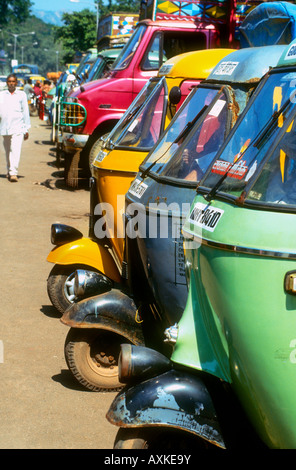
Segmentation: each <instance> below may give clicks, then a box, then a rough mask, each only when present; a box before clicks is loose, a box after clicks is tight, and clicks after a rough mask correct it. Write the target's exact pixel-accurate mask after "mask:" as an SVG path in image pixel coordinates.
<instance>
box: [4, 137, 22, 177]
mask: <svg viewBox="0 0 296 470" xmlns="http://www.w3.org/2000/svg"><path fill="white" fill-rule="evenodd" d="M23 140H24V134H13V135H4V136H3V145H4V150H5V155H6V165H7V174H9V175H10V176H12V175H17V174H18V167H19V162H20V158H21V150H22V144H23Z"/></svg>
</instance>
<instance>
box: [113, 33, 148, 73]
mask: <svg viewBox="0 0 296 470" xmlns="http://www.w3.org/2000/svg"><path fill="white" fill-rule="evenodd" d="M145 31H146V26H145V25H141V26H139V27H138V28H136V30H135V31H134V33H133V34H132V36H131V37H130V39H129V40H128V42H127V43H126V45H125V46H124V48H123V49H122V51H121V53H120V54H119V56H118V57H117V59H116V60H115V62H114V63H113V65H112V67H111V69H112V70H122V69H125V68H126V67H127V66H128V65H129V64H130V62H131V60H132V58H133V56H134V54H135V52H136V50H137V47H138V45H139V44H140V42H141V40H142V38H143V36H144V33H145Z"/></svg>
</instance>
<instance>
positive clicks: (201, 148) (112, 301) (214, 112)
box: [62, 46, 284, 389]
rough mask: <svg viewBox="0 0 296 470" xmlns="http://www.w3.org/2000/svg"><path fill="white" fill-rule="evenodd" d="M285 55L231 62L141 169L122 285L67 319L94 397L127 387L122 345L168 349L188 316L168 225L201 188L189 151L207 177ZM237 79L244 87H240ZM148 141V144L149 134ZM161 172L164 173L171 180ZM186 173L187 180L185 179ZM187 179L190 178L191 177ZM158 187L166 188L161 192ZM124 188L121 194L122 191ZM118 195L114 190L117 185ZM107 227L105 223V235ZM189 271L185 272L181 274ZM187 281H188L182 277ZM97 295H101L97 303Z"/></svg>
mask: <svg viewBox="0 0 296 470" xmlns="http://www.w3.org/2000/svg"><path fill="white" fill-rule="evenodd" d="M283 49H284V46H270V47H268V48H266V49H263V48H261V49H260V48H254V49H245V50H240V51H233V52H231V53H230V54H228V55H227V56H226V57H224V59H222V60H221V61H220V62H219V63H218V65H216V67H215V68H214V70H213V71H212V72H211V74H210V75H209V77H208V79H206V80H205V81H204V82H203V83H201V84H199V85H198V86H197V88H196V89H195V91H194V92H193V93H192V94H190V96H189V97H188V98H187V100H186V101H185V102H184V103H183V106H181V107H180V109H179V111H178V112H177V113H176V115H175V117H174V119H173V120H172V121H171V123H170V125H169V126H168V127H167V130H166V131H165V133H164V134H163V136H162V137H161V138H160V140H159V141H158V143H157V144H156V145H155V147H154V148H153V150H151V153H150V154H149V156H148V157H147V159H146V160H145V164H143V165H141V171H140V176H139V177H138V176H137V178H136V180H135V181H134V182H133V183H132V185H131V187H130V189H129V191H128V194H127V200H128V203H127V207H126V209H125V214H126V225H125V226H124V225H123V221H122V219H119V222H118V223H117V221H116V220H115V221H114V226H115V229H114V231H116V232H118V231H122V232H123V230H124V229H125V234H124V235H125V239H123V238H117V239H116V241H117V240H118V245H117V247H116V246H115V244H114V247H116V248H117V253H118V254H119V255H121V260H122V272H121V277H122V282H121V284H120V285H118V286H115V285H114V286H113V287H111V286H110V288H109V291H107V290H106V291H105V293H101V291H98V294H100V295H97V296H93V297H91V298H89V299H85V300H82V301H81V302H78V303H77V302H76V303H75V304H74V305H72V307H71V308H68V309H67V311H66V312H65V313H64V315H63V317H62V322H63V323H65V324H67V325H68V326H70V327H71V330H70V332H69V335H68V337H67V339H66V345H65V351H66V352H65V354H66V358H67V362H68V364H70V369H71V370H72V372H73V373H74V375H75V374H76V375H75V376H76V377H78V378H79V380H80V381H81V383H83V384H84V386H88V387H92V388H93V389H94V388H95V389H113V388H115V387H116V388H117V387H119V386H120V383H119V381H118V377H117V360H118V355H119V345H120V343H122V342H124V340H128V341H130V342H131V343H133V344H145V345H146V346H148V345H150V346H151V347H152V346H153V347H154V348H155V349H159V348H161V349H162V348H163V347H164V344H163V330H164V328H165V327H167V326H169V325H171V323H172V321H178V319H179V318H180V315H181V313H182V307H183V309H184V307H185V302H186V295H187V287H186V284H185V282H180V281H179V282H176V277H175V276H176V271H177V269H178V268H179V266H180V264H181V263H182V259H180V256H179V258H178V259H177V256H175V253H176V251H178V254H180V241H179V237H178V233H176V234H174V235H173V236H172V237H171V236H170V235H169V234H168V232H169V233H171V232H170V230H171V226H172V225H173V223H171V220H170V215H169V217H167V215H168V211H171V212H173V211H174V210H175V209H174V207H172V204H174V201H176V204H177V205H178V204H180V205H182V204H183V203H184V204H186V203H187V206H188V208H187V211H188V210H189V207H190V201H192V199H193V197H194V194H195V193H194V189H195V187H196V185H197V181H198V177H197V176H196V175H195V176H194V178H193V180H191V179H188V180H186V176H185V175H183V172H184V170H186V168H183V166H182V164H181V163H182V159H183V151H184V150H187V152H188V151H189V153H190V154H192V155H193V156H194V159H196V158H197V157H198V155H200V157H201V158H200V160H202V162H201V163H200V165H201V167H203V170H204V171H205V170H206V168H207V165H209V164H210V162H211V161H212V159H213V158H214V156H215V153H216V152H217V150H218V149H219V146H220V145H221V144H222V142H223V140H224V139H225V137H226V135H227V134H228V133H229V131H230V129H231V127H232V125H233V124H234V122H235V121H236V119H237V116H238V115H239V114H240V112H241V111H242V110H243V109H244V107H245V105H246V103H247V101H248V99H249V97H250V94H251V92H252V90H253V89H254V88H255V87H256V85H257V84H258V82H259V78H258V77H259V76H260V75H261V76H262V75H263V74H264V73H266V72H267V71H268V69H269V65H275V64H276V62H277V61H278V58H279V56H280V54H281V52H282V51H283ZM208 52H209V51H208ZM208 52H207V54H208ZM266 57H268V58H269V62H266V61H265V62H264V60H263V58H264V59H266ZM233 64H235V65H234V66H233ZM233 67H234V68H235V69H236V70H234V68H233ZM248 67H249V68H248ZM235 77H237V79H238V80H240V81H239V82H238V83H236V80H235ZM155 109H157V108H153V112H154V115H155ZM141 136H142V137H144V133H143V132H142V133H141ZM190 145H191V148H190ZM196 149H197V150H196ZM115 156H116V154H115V153H114V157H113V160H112V161H114V162H115V163H116V165H118V163H119V161H118V160H116V159H115ZM109 157H111V153H110V154H109V155H107V157H104V159H103V163H104V164H105V168H106V169H107V170H106V173H105V174H103V172H102V173H101V175H102V176H103V177H104V178H105V179H106V181H107V176H108V177H109V178H110V180H111V178H113V181H114V179H116V176H117V175H116V174H115V175H113V174H112V173H111V171H110V169H111V168H112V169H113V171H114V169H115V168H114V166H113V167H112V166H111V158H110V160H109ZM184 159H185V157H184ZM109 162H110V163H109ZM120 162H121V165H122V166H121V167H119V166H117V168H120V169H121V170H123V169H124V168H125V167H124V160H123V159H121V160H120ZM166 164H167V165H166ZM172 168H173V169H174V170H176V171H177V173H176V174H174V175H171V174H170V175H169V176H168V175H167V172H168V170H169V169H172ZM161 169H164V174H162V172H161ZM179 170H180V171H181V172H182V176H180V177H179V179H178V178H177V176H178V172H179ZM187 170H188V169H187ZM108 173H109V175H108ZM187 173H188V175H189V174H190V173H191V171H187ZM187 173H186V174H187ZM102 176H101V178H100V180H99V185H101V186H102V188H103V189H104V186H106V187H107V182H105V181H104V179H103V177H102ZM131 179H132V178H130V180H129V181H128V184H129V183H130V181H131ZM155 181H156V182H157V183H158V184H154V182H155ZM150 185H151V188H152V189H151V190H150ZM117 186H118V188H119V184H117ZM112 187H113V188H114V185H113V186H112ZM110 188H111V186H110ZM120 189H122V188H120ZM123 189H124V188H123ZM119 194H120V193H119ZM100 200H103V201H106V200H107V193H106V196H105V197H104V194H103V191H102V194H100ZM109 200H110V199H109ZM158 200H159V201H158ZM164 201H165V202H166V205H164V207H163V206H161V204H160V203H161V202H164ZM155 203H156V204H155ZM114 204H116V201H115V202H114ZM121 204H122V203H121ZM153 204H154V207H152V206H153ZM112 207H114V205H113V204H112ZM131 207H132V210H135V211H136V212H138V215H137V216H136V217H134V216H133V215H134V214H132V210H131ZM106 209H107V210H108V208H106ZM158 210H161V211H162V212H163V213H164V216H166V221H167V220H168V219H169V229H168V232H166V233H165V237H164V238H163V234H162V233H161V234H160V235H159V236H158V235H157V234H156V236H155V235H153V234H152V235H151V233H149V234H147V233H146V232H145V230H144V229H143V227H144V228H146V227H148V225H149V223H150V222H151V221H152V220H153V216H154V214H155V212H157V211H158ZM114 212H115V214H117V213H118V212H119V207H116V210H114ZM151 213H152V215H151ZM112 215H113V212H112V213H111V216H112ZM173 215H174V214H173ZM184 215H185V213H184V214H181V215H180V213H178V214H177V223H178V224H180V219H182V216H184ZM146 217H147V219H146ZM109 219H110V220H112V217H109V218H108V214H107V217H105V218H103V219H102V220H103V221H104V223H106V226H108V225H109V222H108V220H109ZM143 219H144V220H143ZM164 219H165V217H164ZM102 220H100V221H99V223H100V227H101V226H102ZM146 220H147V223H145V222H146ZM156 222H157V219H156ZM116 224H117V225H116ZM133 224H134V228H135V230H134V234H131V233H130V226H132V225H133ZM136 226H137V227H136ZM177 228H179V227H177ZM134 235H135V236H134ZM111 237H112V234H111ZM119 244H120V245H119ZM170 245H171V246H172V248H171V246H170ZM152 248H153V249H152ZM176 259H177V261H176V265H175V260H176ZM176 266H177V267H176ZM181 268H182V266H181V267H180V271H181ZM177 274H178V275H179V273H177ZM79 277H80V274H79V271H78V276H77V285H76V287H75V289H76V290H75V292H76V293H77V294H79V290H81V291H82V293H83V292H84V293H85V291H86V287H87V285H88V282H87V278H86V276H85V275H84V276H82V282H79ZM180 278H181V280H183V279H182V277H181V275H180V276H179V279H180ZM91 282H93V279H91ZM154 286H157V288H154ZM162 288H163V290H164V294H163V292H162ZM95 293H96V292H95V290H93V291H92V295H94V294H95ZM96 329H97V331H96ZM97 351H103V352H104V358H105V362H104V364H103V366H104V368H105V371H106V372H105V373H106V377H105V379H106V380H105V381H104V382H102V376H101V375H102V372H101V370H99V369H98V366H97V364H96V362H95V361H96V360H97V358H98V357H99V354H96V352H97ZM107 351H108V354H107ZM106 357H111V358H112V361H109V362H108V361H107V360H106ZM97 362H99V361H98V360H97ZM85 363H87V364H88V369H87V368H86V367H84V368H82V364H83V365H84V364H85ZM108 366H109V371H108ZM111 366H112V370H110V368H111ZM78 369H79V370H80V372H79V374H78V373H77V370H78ZM96 371H97V372H96ZM107 373H108V374H109V378H108V376H107ZM111 378H112V380H111Z"/></svg>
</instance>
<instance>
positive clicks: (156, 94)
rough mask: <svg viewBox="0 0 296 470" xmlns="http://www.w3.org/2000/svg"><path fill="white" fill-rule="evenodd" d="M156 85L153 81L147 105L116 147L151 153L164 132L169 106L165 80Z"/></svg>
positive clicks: (145, 104) (148, 90)
mask: <svg viewBox="0 0 296 470" xmlns="http://www.w3.org/2000/svg"><path fill="white" fill-rule="evenodd" d="M156 83H157V85H156V86H155V84H154V83H153V81H152V82H151V83H150V87H148V88H147V93H146V95H147V96H146V100H145V103H144V104H143V106H141V108H138V111H137V113H136V114H135V116H134V118H133V120H132V121H131V123H130V125H129V126H128V127H127V128H126V129H125V131H124V133H123V135H122V136H121V137H120V138H119V139H118V141H117V142H116V147H121V148H126V147H128V148H129V149H130V150H132V149H134V150H139V149H143V150H147V151H149V150H150V149H151V148H152V147H153V146H154V145H155V144H156V142H157V140H158V138H159V136H160V133H161V131H162V130H163V122H164V118H165V114H166V104H167V87H166V82H165V79H164V78H162V79H160V80H159V81H158V82H156ZM152 86H154V88H153V89H152Z"/></svg>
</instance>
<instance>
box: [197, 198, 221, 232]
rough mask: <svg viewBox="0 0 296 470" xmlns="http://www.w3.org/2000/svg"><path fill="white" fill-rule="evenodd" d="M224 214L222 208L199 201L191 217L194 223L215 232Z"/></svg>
mask: <svg viewBox="0 0 296 470" xmlns="http://www.w3.org/2000/svg"><path fill="white" fill-rule="evenodd" d="M223 214H224V211H223V210H222V209H217V207H210V206H209V205H205V204H202V203H201V202H197V203H196V204H195V205H194V207H193V209H192V211H191V214H190V216H189V219H190V222H192V223H193V224H194V225H197V226H198V227H201V228H203V229H205V230H208V231H210V232H213V231H214V230H215V228H216V227H217V224H218V222H219V220H220V219H221V217H222V215H223Z"/></svg>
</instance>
